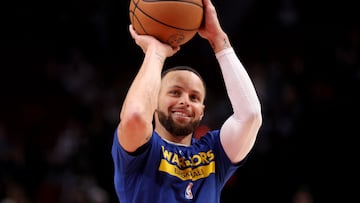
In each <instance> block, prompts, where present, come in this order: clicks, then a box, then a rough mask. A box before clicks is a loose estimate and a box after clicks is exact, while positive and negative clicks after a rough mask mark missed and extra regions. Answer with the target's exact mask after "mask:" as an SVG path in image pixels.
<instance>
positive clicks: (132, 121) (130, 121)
mask: <svg viewBox="0 0 360 203" xmlns="http://www.w3.org/2000/svg"><path fill="white" fill-rule="evenodd" d="M120 121H121V126H122V127H123V129H128V130H129V131H133V130H135V129H142V128H143V127H144V125H145V123H146V121H145V119H144V117H143V114H142V113H140V112H138V111H127V112H122V113H121V116H120Z"/></svg>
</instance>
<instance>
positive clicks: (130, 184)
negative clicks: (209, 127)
mask: <svg viewBox="0 0 360 203" xmlns="http://www.w3.org/2000/svg"><path fill="white" fill-rule="evenodd" d="M219 133H220V131H219V130H214V131H210V132H208V133H207V134H206V135H205V136H203V137H202V138H201V139H200V140H196V139H194V138H193V140H192V144H191V145H190V146H181V145H176V144H173V143H169V142H166V141H165V140H163V139H162V138H161V137H160V136H159V135H158V134H157V133H156V132H153V135H152V136H151V139H150V141H149V142H148V143H147V144H145V145H144V146H142V147H141V148H140V149H139V150H138V151H137V152H135V153H130V154H129V153H127V152H126V151H124V149H123V148H122V147H121V146H120V144H119V142H118V139H117V132H115V136H114V142H113V146H112V157H113V161H114V167H115V168H114V169H115V171H114V172H115V175H114V184H115V189H116V193H117V196H118V198H119V200H120V203H152V202H153V203H165V202H166V203H175V202H176V203H180V202H196V203H218V202H220V194H221V190H222V188H223V187H224V185H225V184H226V182H227V180H228V179H229V178H230V177H231V176H232V174H233V173H234V172H235V171H236V169H237V168H238V167H239V166H240V163H239V164H232V163H231V162H230V160H229V158H228V157H227V156H226V154H225V152H224V150H223V148H222V146H221V144H220V136H219Z"/></svg>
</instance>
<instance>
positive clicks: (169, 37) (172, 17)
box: [129, 0, 203, 47]
mask: <svg viewBox="0 0 360 203" xmlns="http://www.w3.org/2000/svg"><path fill="white" fill-rule="evenodd" d="M130 1H131V2H130V6H129V17H130V22H131V24H132V25H133V27H134V29H135V30H136V32H137V33H138V34H147V35H152V36H154V37H156V38H157V39H159V40H160V41H162V42H164V43H168V44H170V45H171V46H173V47H176V46H180V45H183V44H185V43H187V42H188V41H189V40H190V39H192V38H193V37H194V36H195V34H196V33H197V30H198V29H199V27H200V25H201V23H202V19H203V4H202V0H130Z"/></svg>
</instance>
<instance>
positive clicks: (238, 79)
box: [216, 48, 262, 163]
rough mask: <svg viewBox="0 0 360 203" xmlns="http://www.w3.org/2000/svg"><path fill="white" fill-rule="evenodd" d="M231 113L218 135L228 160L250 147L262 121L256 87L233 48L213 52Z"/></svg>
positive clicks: (240, 158)
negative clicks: (231, 109)
mask: <svg viewBox="0 0 360 203" xmlns="http://www.w3.org/2000/svg"><path fill="white" fill-rule="evenodd" d="M216 58H217V60H218V62H219V65H220V68H221V72H222V75H223V78H224V82H225V86H226V91H227V94H228V97H229V99H230V102H231V105H232V108H233V115H231V116H230V117H229V118H228V119H227V120H226V121H225V123H224V124H223V126H222V127H221V132H220V136H221V137H220V139H221V143H222V146H223V148H224V150H225V152H226V153H227V155H228V157H229V158H230V160H231V161H232V162H234V163H236V162H239V161H241V160H242V159H243V158H244V157H245V156H246V155H247V154H248V152H249V151H250V150H251V148H252V146H253V145H254V142H255V140H256V135H257V133H258V130H259V128H260V125H261V122H262V121H261V106H260V102H259V99H258V96H257V94H256V91H255V87H254V85H253V83H252V81H251V79H250V77H249V75H248V73H247V72H246V70H245V68H244V66H243V65H242V64H241V62H240V60H239V58H238V57H237V56H236V54H235V52H234V50H233V48H227V49H224V50H222V51H220V52H218V53H216Z"/></svg>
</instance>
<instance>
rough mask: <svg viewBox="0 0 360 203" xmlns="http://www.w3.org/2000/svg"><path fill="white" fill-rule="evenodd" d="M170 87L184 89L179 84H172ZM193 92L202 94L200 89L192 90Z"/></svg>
mask: <svg viewBox="0 0 360 203" xmlns="http://www.w3.org/2000/svg"><path fill="white" fill-rule="evenodd" d="M170 88H177V89H184V88H183V87H182V86H179V85H172V86H170ZM191 92H192V93H194V94H198V95H201V92H200V91H198V90H191Z"/></svg>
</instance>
